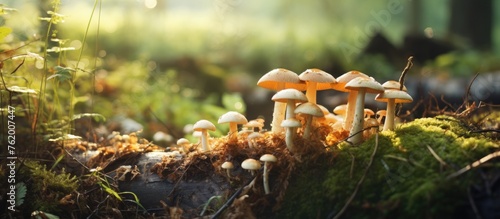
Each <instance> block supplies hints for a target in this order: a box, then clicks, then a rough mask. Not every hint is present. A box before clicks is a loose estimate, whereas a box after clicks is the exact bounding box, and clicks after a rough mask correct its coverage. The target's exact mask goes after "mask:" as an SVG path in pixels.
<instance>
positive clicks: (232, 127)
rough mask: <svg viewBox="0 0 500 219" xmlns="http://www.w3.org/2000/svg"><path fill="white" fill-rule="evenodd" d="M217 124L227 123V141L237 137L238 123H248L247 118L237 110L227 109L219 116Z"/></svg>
mask: <svg viewBox="0 0 500 219" xmlns="http://www.w3.org/2000/svg"><path fill="white" fill-rule="evenodd" d="M217 122H218V123H219V124H223V123H229V133H228V137H229V141H235V140H236V139H237V137H238V124H246V123H248V120H247V118H245V116H243V115H242V114H241V113H239V112H235V111H229V112H227V113H225V114H223V115H222V116H220V117H219V120H218V121H217Z"/></svg>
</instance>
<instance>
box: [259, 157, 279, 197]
mask: <svg viewBox="0 0 500 219" xmlns="http://www.w3.org/2000/svg"><path fill="white" fill-rule="evenodd" d="M277 160H278V159H277V158H276V157H275V156H274V155H272V154H264V155H262V156H261V157H260V161H262V162H264V173H263V174H262V179H263V182H264V192H265V193H266V195H267V194H269V193H270V190H269V167H268V166H269V164H268V163H269V162H276V161H277Z"/></svg>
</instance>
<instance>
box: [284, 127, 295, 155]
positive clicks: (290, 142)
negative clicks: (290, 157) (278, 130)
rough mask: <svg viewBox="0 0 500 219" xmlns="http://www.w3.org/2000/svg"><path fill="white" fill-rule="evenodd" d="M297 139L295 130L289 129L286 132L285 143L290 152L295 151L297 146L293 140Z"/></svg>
mask: <svg viewBox="0 0 500 219" xmlns="http://www.w3.org/2000/svg"><path fill="white" fill-rule="evenodd" d="M294 138H295V128H292V127H288V128H286V132H285V143H286V147H287V148H288V150H289V151H291V152H294V151H295V144H294V143H293V139H294Z"/></svg>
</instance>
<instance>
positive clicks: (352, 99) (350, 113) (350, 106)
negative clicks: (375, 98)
mask: <svg viewBox="0 0 500 219" xmlns="http://www.w3.org/2000/svg"><path fill="white" fill-rule="evenodd" d="M357 96H358V92H357V91H355V90H352V91H351V92H349V96H348V98H347V109H346V115H345V118H344V126H343V127H344V130H351V126H352V120H353V118H354V111H355V108H356V106H357V100H356V97H357Z"/></svg>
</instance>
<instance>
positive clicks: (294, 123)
mask: <svg viewBox="0 0 500 219" xmlns="http://www.w3.org/2000/svg"><path fill="white" fill-rule="evenodd" d="M300 126H301V124H300V121H299V120H297V119H295V118H289V119H285V120H283V122H281V127H283V128H286V132H285V142H286V147H287V148H288V150H289V151H290V152H294V151H295V144H294V143H293V140H294V138H295V134H296V131H295V130H296V128H298V127H300Z"/></svg>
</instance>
